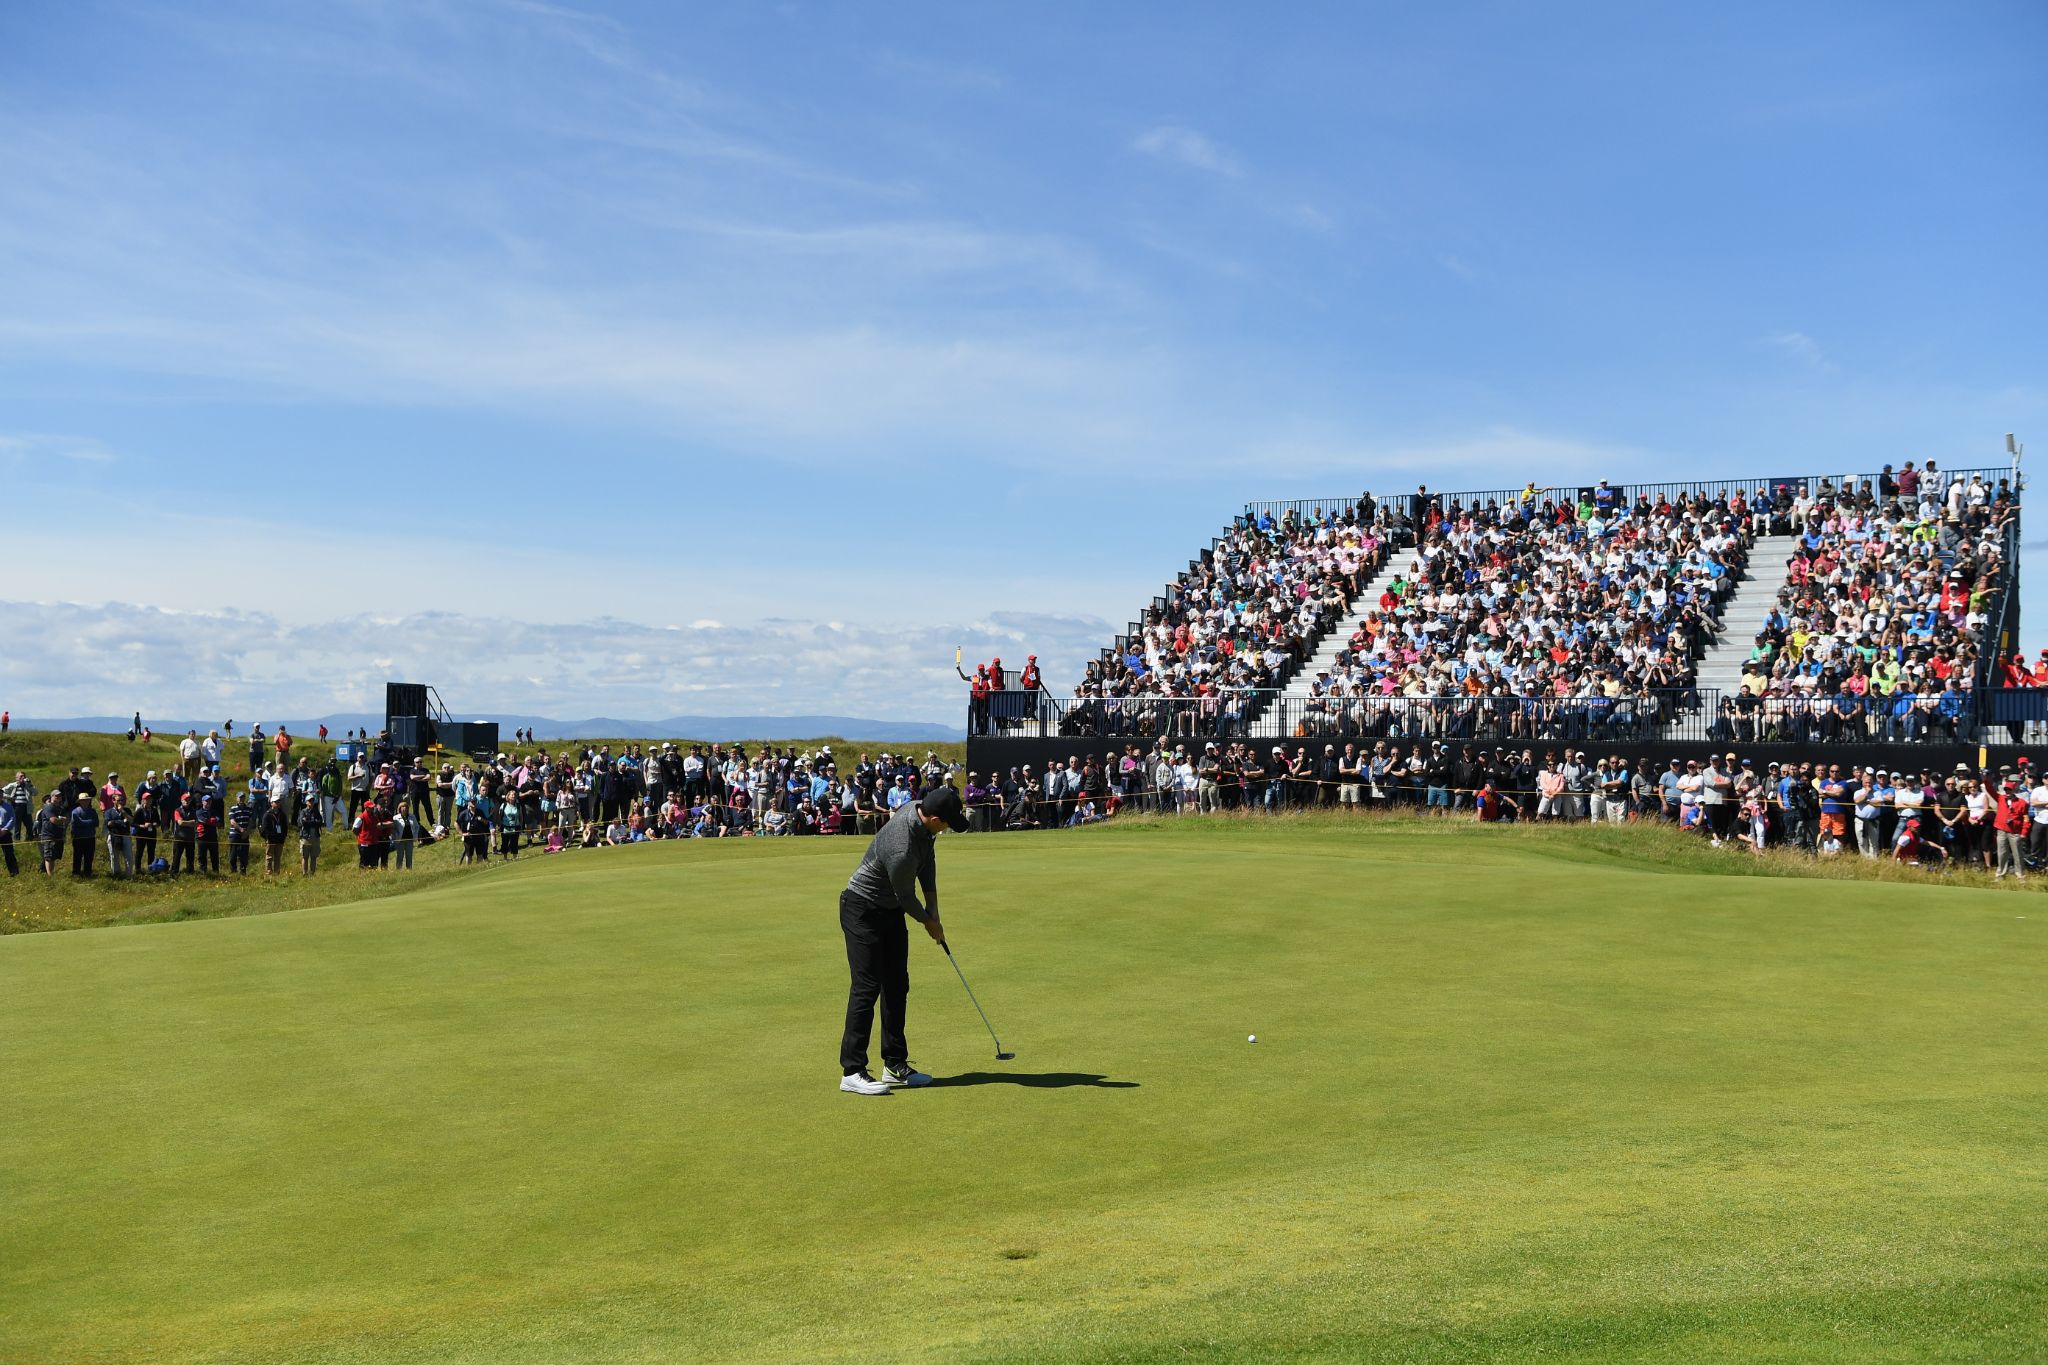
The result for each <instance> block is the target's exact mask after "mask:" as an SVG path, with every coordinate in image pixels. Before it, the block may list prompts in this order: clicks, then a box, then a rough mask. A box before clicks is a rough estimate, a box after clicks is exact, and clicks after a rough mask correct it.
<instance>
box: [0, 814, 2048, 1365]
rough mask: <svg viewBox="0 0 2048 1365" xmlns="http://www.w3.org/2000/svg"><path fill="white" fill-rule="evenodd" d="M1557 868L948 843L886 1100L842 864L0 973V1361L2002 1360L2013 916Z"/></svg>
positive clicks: (451, 895)
mask: <svg viewBox="0 0 2048 1365" xmlns="http://www.w3.org/2000/svg"><path fill="white" fill-rule="evenodd" d="M1630 833H1631V834H1633V833H1634V832H1633V831H1631V832H1630ZM1602 837H1605V836H1602ZM1602 837H1594V836H1591V835H1587V834H1585V833H1584V832H1573V831H1550V830H1482V829H1477V828H1472V827H1468V826H1463V825H1460V826H1457V827H1455V828H1451V827H1424V826H1420V825H1415V824H1407V823H1389V824H1378V825H1350V824H1344V823H1337V822H1329V823H1315V822H1307V823H1301V824H1297V825H1287V826H1279V827H1274V826H1254V827H1247V826H1244V825H1240V824H1234V823H1227V822H1226V823H1209V822H1201V823H1200V824H1199V825H1198V824H1197V823H1196V822H1188V823H1187V824H1185V825H1165V826H1126V827H1122V828H1105V829H1099V830H1091V831H1086V832H1083V833H1080V834H1076V835H1027V836H1016V837H1003V838H992V839H962V840H952V839H947V840H942V841H941V847H940V885H941V891H942V898H941V904H942V907H943V909H944V911H945V915H946V919H947V922H948V924H949V926H950V928H951V931H952V937H953V940H954V943H955V946H956V948H957V949H958V950H959V954H960V960H961V963H962V965H963V966H964V967H965V969H966V971H967V973H968V978H969V980H970V981H972V982H973V984H974V987H975V989H976V991H977V992H978V993H979V994H980V996H981V999H982V1002H983V1004H984V1005H986V1007H987V1008H988V1011H989V1013H990V1015H991V1017H992V1018H993V1020H994V1022H995V1025H996V1028H997V1029H998V1031H1000V1032H1001V1034H1002V1037H1003V1042H1004V1045H1005V1046H1007V1047H1011V1048H1014V1049H1015V1050H1016V1051H1017V1053H1018V1056H1017V1059H1016V1060H1015V1061H1012V1062H1006V1063H997V1062H995V1061H993V1060H992V1053H993V1048H992V1046H991V1045H990V1043H989V1041H988V1036H987V1034H986V1033H985V1032H984V1031H983V1029H982V1026H981V1022H980V1020H979V1019H977V1018H976V1017H975V1014H974V1012H973V1010H972V1008H971V1007H970V1006H969V1004H968V1003H967V1000H966V998H965V996H964V995H963V994H962V993H961V991H960V987H959V983H958V982H956V981H955V980H954V979H953V976H952V973H951V972H950V971H949V970H948V969H947V968H946V965H945V962H944V959H943V957H942V956H941V955H940V954H939V952H938V950H937V949H936V948H935V947H934V946H933V945H931V944H930V943H928V942H925V941H924V940H923V938H922V937H921V936H916V937H914V938H913V942H912V945H911V947H912V991H911V1042H912V1047H913V1056H914V1057H915V1058H916V1059H917V1060H918V1061H919V1062H920V1063H921V1064H922V1065H923V1066H924V1067H925V1068H926V1069H928V1070H930V1071H933V1072H934V1073H937V1074H939V1075H941V1076H945V1077H951V1078H953V1079H954V1080H955V1081H956V1082H957V1083H956V1084H950V1085H945V1086H940V1087H934V1088H932V1089H929V1090H925V1091H921V1092H916V1093H907V1094H898V1095H894V1096H891V1097H889V1098H886V1099H861V1098H856V1097H853V1096H847V1095H841V1094H839V1093H838V1092H837V1091H836V1090H835V1088H834V1084H835V1081H836V1078H837V1068H836V1066H835V1064H834V1063H835V1056H836V1044H837V1034H838V1025H839V1014H840V1010H841V1007H842V1003H843V994H844V988H845V987H844V982H845V977H844V972H845V963H844V957H843V953H842V950H841V946H840V942H839V938H838V933H837V925H836V918H835V907H834V898H835V895H836V893H837V891H838V888H839V887H840V886H841V885H842V884H843V882H844V879H845V876H846V874H847V872H848V871H849V870H850V867H851V865H852V863H853V861H854V860H855V859H856V858H857V857H858V852H859V846H858V845H857V844H856V843H855V842H854V841H852V840H823V839H808V840H786V841H778V842H775V843H772V844H770V843H747V844H739V845H734V844H724V845H719V844H705V843H693V844H687V845H680V846H650V847H645V848H639V849H628V850H609V851H605V852H601V853H576V854H572V855H569V856H566V857H561V858H552V859H538V858H534V859H529V860H527V861H524V862H522V863H520V864H518V865H517V866H510V867H504V868H498V869H493V870H492V871H489V872H486V873H483V874H481V875H478V876H474V877H470V878H466V879H464V880H461V881H459V882H444V883H442V884H440V885H438V886H435V887H433V888H430V889H427V890H423V891H421V892H419V893H416V894H410V895H405V896H399V897H394V898H390V899H385V900H378V901H372V902H363V903H359V904H355V905H342V906H332V907H327V908H324V909H316V910H305V911H299V912H294V913H288V914H278V915H270V916H262V917H256V918H247V919H233V920H218V921H208V922H196V923H185V924H164V925H148V926H139V927H132V928H122V929H106V930H89V931H81V932H75V933H64V934H41V935H25V936H16V937H12V938H7V939H0V1067H4V1072H0V1074H4V1076H5V1077H6V1081H5V1100H4V1102H0V1154H4V1155H0V1357H4V1358H7V1359H13V1360H23V1361H48V1360H66V1359H152V1360H160V1359H169V1358H192V1357H202V1358H206V1359H220V1360H278V1359H284V1360H291V1359H303V1360H309V1361H310V1360H319V1361H354V1360H362V1361H372V1360H378V1361H381V1360H404V1361H412V1360H421V1361H427V1360H436V1361H438V1360H475V1361H491V1362H503V1361H532V1362H541V1361H548V1362H553V1361H562V1360H575V1359H607V1360H646V1361H666V1360H675V1359H682V1358H750V1359H772V1360H790V1359H810V1358H828V1359H833V1358H836V1359H875V1358H890V1359H895V1358H908V1359H924V1358H932V1359H968V1360H986V1361H1007V1360H1037V1359H1052V1358H1059V1359H1084V1360H1154V1359H1157V1360H1182V1359H1187V1358H1196V1359H1211V1360H1218V1361H1223V1360H1230V1361H1236V1360H1246V1359H1261V1358H1277V1357H1283V1356H1309V1357H1316V1358H1325V1359H1342V1360H1352V1359H1356V1360H1438V1359H1441V1360H1468V1359H1473V1358H1499V1359H1527V1358H1531V1357H1539V1356H1540V1357H1543V1358H1571V1359H1590V1360H1623V1359H1627V1360H1636V1359H1662V1360H1673V1361H1678V1360H1687V1361H1690V1360H1698V1359H1702V1358H1728V1357H1737V1356H1740V1357H1746V1358H1759V1357H1761V1358H1770V1359H1809V1358H1818V1359H1837V1360H1843V1361H1859V1362H1860V1361H1873V1360H1899V1361H1907V1360H1911V1361H1923V1360H1958V1361H1961V1360H1971V1361H1976V1360H1986V1359H2028V1358H2039V1357H2040V1356H2041V1355H2042V1354H2043V1353H2048V1268H2044V1267H2048V1160H2044V1157H2048V1138H2044V1128H2048V1123H2044V1120H2048V1075H2044V1061H2043V1059H2044V1056H2048V990H2044V988H2043V987H2044V974H2043V955H2042V951H2041V945H2042V942H2043V938H2042V935H2043V931H2044V929H2048V914H2037V913H2036V912H2035V911H2036V906H2037V904H2038V902H2037V898H2036V897H2034V896H2032V895H2020V894H2011V893H2001V892H1992V891H1981V890H1963V889H1938V888H1929V887H1925V886H1913V885H1894V884H1865V883H1857V882H1849V881H1802V880H1791V879H1783V878H1752V877H1737V876H1725V875H1711V874H1707V873H1702V872H1699V871H1697V870H1692V869H1693V863H1692V862H1690V861H1687V860H1685V859H1680V858H1673V859H1671V860H1668V861H1664V862H1659V861H1657V860H1656V859H1655V858H1654V857H1651V858H1645V856H1644V854H1645V853H1649V854H1655V853H1656V852H1657V851H1658V850H1660V849H1663V848H1665V847H1666V846H1667V842H1668V841H1666V842H1660V840H1665V836H1661V835H1659V834H1657V833H1655V832H1650V831H1645V832H1643V834H1642V838H1641V840H1640V841H1638V842H1637V843H1636V844H1635V845H1634V848H1635V849H1636V851H1635V852H1634V853H1633V854H1631V855H1630V856H1628V857H1626V858H1616V857H1613V856H1610V853H1609V852H1608V851H1607V850H1609V849H1610V848H1611V847H1612V846H1613V844H1612V842H1611V841H1610V842H1605V843H1603V842H1602V841H1601V839H1602ZM1671 838H1673V839H1675V836H1671ZM1671 846H1674V847H1675V844H1674V845H1671ZM1728 861H1729V865H1730V866H1737V865H1738V864H1736V863H1735V862H1734V860H1732V859H1731V860H1728ZM2021 916H2026V918H2020V917H2021ZM1250 1033H1256V1034H1258V1036H1259V1042H1258V1043H1257V1044H1256V1045H1250V1044H1247V1043H1246V1041H1245V1038H1246V1035H1247V1034H1250Z"/></svg>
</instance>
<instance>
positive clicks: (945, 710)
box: [0, 602, 1114, 725]
mask: <svg viewBox="0 0 2048 1365" xmlns="http://www.w3.org/2000/svg"><path fill="white" fill-rule="evenodd" d="M0 615H4V619H5V620H6V621H7V623H8V649H7V650H6V652H5V654H4V656H0V697H4V698H5V699H6V702H7V705H8V706H9V708H10V709H11V710H12V711H13V712H14V713H15V714H16V715H17V716H31V715H32V716H46V717H58V716H88V715H126V714H128V713H129V712H131V711H134V710H138V709H139V710H141V711H142V712H143V713H144V714H145V715H159V716H183V717H198V716H207V715H212V714H214V713H216V712H217V713H219V714H220V715H222V716H229V715H233V716H249V717H255V716H277V715H287V716H316V715H325V714H328V713H331V712H337V711H373V710H375V709H377V708H378V707H379V706H381V705H382V697H383V690H382V689H383V685H384V683H385V682H386V681H387V680H389V679H392V678H402V679H408V680H418V681H425V682H430V683H432V684H433V685H434V687H435V689H436V690H437V691H438V692H439V693H440V694H441V696H442V697H443V698H444V699H445V701H446V702H447V704H448V706H449V708H450V710H451V711H452V712H454V713H455V714H456V716H457V718H458V719H459V718H461V717H462V716H463V715H466V714H470V715H473V714H485V713H515V714H517V713H530V714H541V715H549V716H553V717H555V718H557V719H562V720H574V719H581V718H583V717H586V716H593V715H610V716H615V717H620V718H623V719H632V720H660V719H662V718H664V717H667V716H670V715H674V714H678V713H679V712H683V711H689V712H691V713H695V714H706V713H710V714H722V715H766V714H798V713H804V714H810V713H829V714H834V715H853V716H868V717H874V718H879V719H892V720H927V721H935V722H938V723H940V724H947V725H958V724H962V723H963V721H962V716H963V715H964V713H965V693H964V688H963V687H962V685H961V683H960V680H959V679H958V677H956V676H955V675H954V672H953V650H954V647H955V646H956V645H957V646H960V647H962V648H964V649H965V650H966V654H967V657H968V658H969V659H985V658H987V657H988V656H989V655H991V654H997V655H1002V656H1004V657H1005V658H1006V659H1007V660H1008V661H1009V663H1010V665H1011V666H1013V667H1014V666H1017V665H1019V664H1021V663H1022V662H1023V659H1024V656H1025V654H1027V653H1036V654H1037V655H1038V656H1039V660H1040V663H1041V665H1042V666H1043V667H1044V668H1045V670H1046V673H1047V676H1048V678H1049V679H1050V680H1055V681H1064V682H1065V683H1066V685H1069V686H1070V685H1071V682H1072V680H1073V679H1075V678H1077V677H1078V676H1079V674H1080V672H1081V668H1082V666H1083V664H1084V662H1085V661H1086V659H1088V658H1091V657H1093V655H1094V653H1095V651H1096V650H1097V649H1098V648H1100V647H1101V646H1103V645H1106V644H1108V643H1109V640H1110V637H1111V635H1112V634H1113V633H1114V629H1113V628H1112V627H1111V625H1110V624H1109V623H1107V622H1104V621H1099V620H1094V619H1091V618H1086V617H1073V616H1054V615H1046V614H1039V613H1029V612H998V613H994V614H992V615H989V616H986V617H984V618H981V619H979V620H973V621H963V622H956V623H940V624H916V625H894V624H888V623H880V624H851V623H846V622H832V623H824V622H815V621H799V620H771V621H763V622H761V623H760V624H758V625H754V626H745V627H730V626H728V627H721V628H718V629H717V633H716V634H715V636H711V637H709V638H707V637H706V636H703V635H693V634H691V633H689V632H672V631H669V630H666V629H663V628H660V627H654V626H643V625H638V624H635V623H633V622H629V621H619V620H614V619H610V618H604V619H599V620H595V621H578V622H566V623H552V624H549V623H537V622H530V621H520V620H512V619H509V618H498V617H482V616H467V615H463V614H460V613H455V612H422V613H420V614H417V615H413V616H408V617H405V618H403V619H400V620H396V621H392V620H385V619H379V618H375V617H370V616H353V617H346V618H342V619H338V620H328V621H319V622H313V623H308V624H293V623H289V622H286V621H282V620H280V619H278V618H277V617H274V616H271V615H268V614H267V613H263V612H249V611H217V612H172V611H163V610H159V609H157V608H153V607H138V606H129V605H122V604H107V605H98V606H88V605H81V604H74V603H24V602H7V603H0Z"/></svg>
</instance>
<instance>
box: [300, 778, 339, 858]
mask: <svg viewBox="0 0 2048 1365" xmlns="http://www.w3.org/2000/svg"><path fill="white" fill-rule="evenodd" d="M328 769H329V771H330V772H331V771H332V769H333V765H332V764H329V765H328ZM335 804H338V803H336V802H335V801H334V800H333V798H331V797H330V798H325V799H323V800H321V801H308V802H307V803H306V804H305V805H304V806H302V807H301V808H300V810H299V821H298V824H299V875H300V876H302V877H310V876H312V875H313V874H314V873H315V872H316V871H318V870H319V867H320V839H321V836H322V835H323V834H324V833H325V832H326V830H327V820H328V812H327V811H325V810H323V809H322V807H323V806H332V805H335Z"/></svg>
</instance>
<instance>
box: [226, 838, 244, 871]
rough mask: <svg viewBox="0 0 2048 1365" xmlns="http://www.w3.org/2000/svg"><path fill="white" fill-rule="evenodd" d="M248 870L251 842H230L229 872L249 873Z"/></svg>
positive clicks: (242, 840) (237, 840) (236, 840)
mask: <svg viewBox="0 0 2048 1365" xmlns="http://www.w3.org/2000/svg"><path fill="white" fill-rule="evenodd" d="M248 870H249V841H248V840H247V839H230V840H228V871H230V872H247V871H248Z"/></svg>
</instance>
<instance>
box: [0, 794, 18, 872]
mask: <svg viewBox="0 0 2048 1365" xmlns="http://www.w3.org/2000/svg"><path fill="white" fill-rule="evenodd" d="M20 828H21V817H20V816H18V815H16V814H15V813H14V802H12V801H9V800H0V857H4V858H5V859H6V861H7V875H8V876H10V877H19V876H20V875H21V864H20V863H19V862H17V861H16V860H15V857H14V836H15V834H16V832H17V831H18V830H19V829H20Z"/></svg>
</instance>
